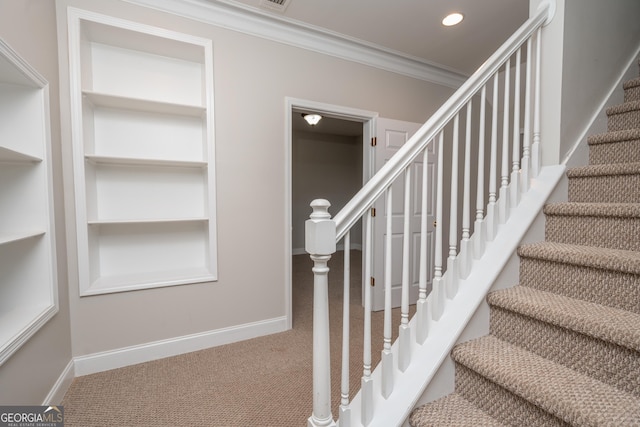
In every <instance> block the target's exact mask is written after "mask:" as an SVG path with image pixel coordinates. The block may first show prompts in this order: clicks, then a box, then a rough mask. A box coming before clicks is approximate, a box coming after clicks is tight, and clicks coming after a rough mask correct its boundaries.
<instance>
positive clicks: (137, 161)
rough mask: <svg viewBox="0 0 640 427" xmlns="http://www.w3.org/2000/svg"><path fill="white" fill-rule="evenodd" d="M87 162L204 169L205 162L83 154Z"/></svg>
mask: <svg viewBox="0 0 640 427" xmlns="http://www.w3.org/2000/svg"><path fill="white" fill-rule="evenodd" d="M84 157H85V159H87V161H89V162H91V163H93V164H96V165H99V164H108V165H138V166H174V167H186V168H198V169H199V168H205V167H207V162H204V161H195V160H194V161H190V160H171V159H150V158H144V159H143V158H133V157H115V156H99V155H95V154H85V156H84Z"/></svg>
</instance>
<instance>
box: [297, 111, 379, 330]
mask: <svg viewBox="0 0 640 427" xmlns="http://www.w3.org/2000/svg"><path fill="white" fill-rule="evenodd" d="M286 108H287V109H286V118H287V138H286V145H287V146H286V147H285V152H286V153H287V157H288V158H287V165H288V168H287V197H286V201H287V202H286V203H287V208H286V211H285V212H286V213H287V216H288V217H287V220H286V221H287V224H286V230H287V232H288V236H287V239H286V245H287V246H286V248H285V252H286V253H285V260H286V263H287V265H286V270H285V271H286V274H287V283H286V304H287V319H288V326H289V328H291V327H293V292H294V286H293V282H294V279H295V280H296V283H297V282H298V281H299V280H308V279H309V277H312V276H311V265H312V264H311V260H310V259H309V256H308V255H307V254H306V252H305V251H304V222H305V221H306V220H307V219H308V218H309V215H310V213H311V208H310V206H309V204H310V203H311V201H312V200H313V199H317V198H325V199H327V200H329V201H330V202H331V204H332V206H331V208H330V209H329V212H330V213H331V215H332V216H334V215H335V214H336V213H338V212H339V211H340V209H342V207H343V206H344V204H346V202H348V201H349V200H350V199H351V197H353V195H354V194H355V193H356V192H357V191H358V190H359V189H360V188H361V187H362V184H363V183H364V182H366V181H367V180H368V179H369V178H370V176H371V174H372V170H373V168H372V164H371V160H372V157H373V156H372V155H371V147H370V144H369V143H368V142H369V141H370V139H371V136H372V135H373V132H374V129H375V119H376V117H377V113H373V112H370V111H363V110H354V109H351V108H345V107H340V106H333V105H327V104H320V103H316V102H312V101H304V100H296V99H287V107H286ZM306 113H316V114H319V115H321V116H322V119H321V120H320V122H319V123H318V124H316V125H314V126H311V125H309V124H308V123H307V122H306V121H305V120H304V119H303V117H302V116H303V114H306ZM365 142H366V143H365ZM356 227H357V228H354V229H353V230H352V233H351V249H352V250H357V249H359V248H361V242H362V238H361V236H362V232H361V228H360V226H356ZM358 245H360V246H358ZM338 249H339V250H342V249H343V248H342V247H341V246H338ZM294 257H295V258H294ZM338 258H341V255H338V254H336V255H334V257H333V258H332V263H337V262H340V263H341V262H342V260H338ZM294 262H295V263H296V264H295V267H296V271H295V272H294V269H293V267H294ZM360 264H361V263H360V262H356V263H352V265H353V267H352V270H353V268H359V267H357V266H358V265H360ZM306 267H308V269H307V271H306V273H305V271H304V269H306ZM300 268H302V269H303V270H302V272H301V274H304V276H305V278H304V279H302V278H301V277H295V278H294V277H293V275H294V273H296V274H297V272H298V270H299V269H300ZM353 273H354V274H356V273H358V272H356V271H353ZM331 276H332V274H331V273H330V278H331ZM336 279H337V278H336ZM340 280H342V279H341V277H340ZM357 285H358V286H360V284H359V283H358V284H357ZM305 286H306V285H305ZM309 286H311V287H312V285H309Z"/></svg>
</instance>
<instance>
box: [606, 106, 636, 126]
mask: <svg viewBox="0 0 640 427" xmlns="http://www.w3.org/2000/svg"><path fill="white" fill-rule="evenodd" d="M637 127H640V101H639V100H633V101H627V102H625V103H623V104H618V105H614V106H613V107H609V108H607V130H609V131H618V130H624V129H634V128H637Z"/></svg>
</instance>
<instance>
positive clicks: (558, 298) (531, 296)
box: [487, 286, 640, 351]
mask: <svg viewBox="0 0 640 427" xmlns="http://www.w3.org/2000/svg"><path fill="white" fill-rule="evenodd" d="M487 302H488V303H489V305H490V306H496V307H501V308H503V309H506V310H510V311H514V312H518V313H520V314H523V315H525V316H528V317H532V318H535V319H538V320H541V321H543V322H547V323H550V324H553V325H556V326H559V327H562V328H566V329H570V330H572V331H575V332H579V333H581V334H584V335H588V336H591V337H593V338H597V339H600V340H603V341H608V342H611V343H615V344H618V345H621V346H624V347H627V348H629V349H631V350H635V351H640V315H639V314H636V313H632V312H629V311H626V310H620V309H616V308H612V307H607V306H604V305H600V304H595V303H592V302H587V301H582V300H578V299H574V298H569V297H566V296H562V295H557V294H553V293H550V292H545V291H541V290H537V289H533V288H530V287H527V286H514V287H512V288H509V289H504V290H500V291H495V292H491V293H490V294H489V295H488V296H487Z"/></svg>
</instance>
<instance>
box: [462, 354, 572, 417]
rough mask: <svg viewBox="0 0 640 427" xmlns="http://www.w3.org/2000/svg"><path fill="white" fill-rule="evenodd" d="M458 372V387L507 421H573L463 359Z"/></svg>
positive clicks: (472, 400) (469, 397) (486, 409)
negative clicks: (488, 376) (550, 411)
mask: <svg viewBox="0 0 640 427" xmlns="http://www.w3.org/2000/svg"><path fill="white" fill-rule="evenodd" d="M455 372H456V373H455V388H456V391H457V392H458V393H459V394H460V395H461V396H463V397H464V398H466V399H467V400H468V401H470V402H471V403H473V404H475V405H476V406H477V407H479V408H480V409H482V410H484V411H485V412H486V413H488V414H489V415H491V416H492V417H494V418H496V419H499V420H500V421H502V422H503V423H504V424H507V425H513V426H531V427H533V426H544V427H565V426H569V425H570V424H567V423H565V422H564V421H562V420H560V419H558V418H556V417H554V416H553V415H551V414H549V413H548V412H546V411H544V410H542V409H540V408H539V407H538V406H536V405H534V404H532V403H531V402H529V401H527V400H525V399H523V398H521V397H519V396H517V395H515V394H513V393H511V392H510V391H508V390H506V389H504V388H503V387H500V386H499V385H497V384H496V383H494V382H492V381H490V380H488V379H487V378H485V377H483V376H482V375H480V374H478V373H477V372H475V371H473V370H471V369H469V368H467V367H466V366H464V365H462V364H460V363H456V368H455Z"/></svg>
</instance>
